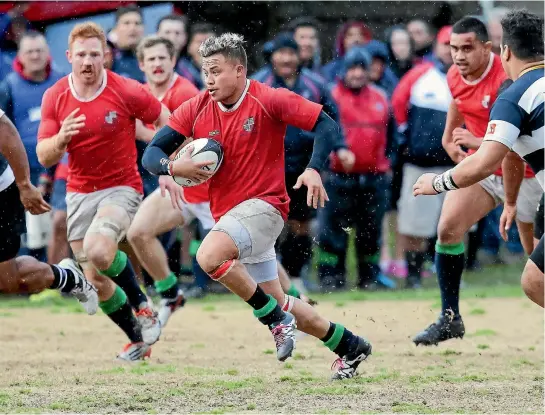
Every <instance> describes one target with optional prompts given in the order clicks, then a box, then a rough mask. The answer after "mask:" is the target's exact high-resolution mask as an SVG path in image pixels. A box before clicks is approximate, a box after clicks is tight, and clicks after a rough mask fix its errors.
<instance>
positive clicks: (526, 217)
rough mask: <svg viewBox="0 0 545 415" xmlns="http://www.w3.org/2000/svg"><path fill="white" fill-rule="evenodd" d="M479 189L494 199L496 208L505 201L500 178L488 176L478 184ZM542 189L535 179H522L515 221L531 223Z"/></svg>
mask: <svg viewBox="0 0 545 415" xmlns="http://www.w3.org/2000/svg"><path fill="white" fill-rule="evenodd" d="M479 184H480V185H481V187H482V188H483V189H484V190H485V191H486V192H487V193H488V194H489V195H490V196H492V198H494V202H495V203H496V206H497V205H499V204H501V203H503V202H504V200H505V190H504V188H503V178H502V177H500V176H495V175H492V176H488V177H487V178H486V179H483V180H481V181H480V182H479ZM542 194H543V189H542V188H541V185H540V184H539V182H538V180H537V179H536V178H535V177H532V178H529V179H527V178H524V179H523V180H522V184H521V185H520V190H519V196H518V199H517V220H519V221H521V222H523V223H533V222H534V219H535V215H536V210H537V208H538V206H539V201H540V199H541V195H542Z"/></svg>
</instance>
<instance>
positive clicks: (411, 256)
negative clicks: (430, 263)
mask: <svg viewBox="0 0 545 415" xmlns="http://www.w3.org/2000/svg"><path fill="white" fill-rule="evenodd" d="M405 258H406V259H407V271H408V274H409V277H412V278H417V279H418V280H420V276H421V274H422V266H423V265H424V258H425V253H424V252H406V253H405Z"/></svg>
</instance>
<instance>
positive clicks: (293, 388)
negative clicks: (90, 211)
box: [0, 265, 544, 414]
mask: <svg viewBox="0 0 545 415" xmlns="http://www.w3.org/2000/svg"><path fill="white" fill-rule="evenodd" d="M520 270H521V266H520V265H517V266H513V267H510V268H491V269H488V270H487V271H486V272H485V273H480V274H473V275H472V274H468V275H467V276H466V278H465V280H466V288H465V289H464V291H463V294H462V297H463V298H464V300H463V301H462V314H463V315H464V321H465V323H466V330H467V334H466V337H465V338H464V339H463V340H454V341H452V340H451V341H449V342H447V343H445V344H442V345H440V346H439V347H430V348H424V347H418V348H417V347H415V346H414V345H413V344H412V343H411V341H410V339H411V337H412V336H413V335H414V334H415V333H416V332H418V331H419V330H421V329H423V328H424V327H425V326H427V325H428V324H429V323H430V322H431V321H433V319H435V317H436V315H437V313H438V311H439V306H440V304H439V301H438V291H437V289H436V287H435V285H434V282H432V281H428V282H427V284H426V285H427V286H429V288H427V289H424V290H422V291H420V292H418V293H413V292H404V291H399V292H394V293H361V292H345V293H336V294H331V295H320V296H318V300H319V305H318V306H317V307H318V309H319V310H320V312H322V313H323V314H324V315H325V316H327V317H328V318H330V319H332V320H334V321H340V322H343V323H344V324H345V325H346V326H347V327H349V328H351V329H353V331H356V332H357V333H359V334H361V335H363V336H365V337H367V338H368V339H369V340H370V341H371V342H372V343H373V347H374V350H373V351H374V353H373V355H372V356H371V357H370V358H369V359H368V361H367V362H364V363H363V364H362V365H361V366H360V376H359V377H357V378H355V379H352V380H350V381H345V382H340V383H333V382H331V381H329V380H328V379H329V376H330V371H329V368H330V365H331V363H332V362H333V360H334V356H333V354H332V353H331V352H330V351H329V350H327V349H325V348H324V347H323V346H322V345H321V344H320V342H319V341H318V340H316V339H313V338H311V337H308V336H306V337H302V338H300V340H299V342H298V344H297V349H296V353H295V355H294V356H293V358H292V359H290V360H289V361H288V362H286V363H280V362H278V361H276V356H275V352H274V342H273V340H272V338H271V336H270V334H269V333H268V332H267V330H266V329H264V328H263V327H262V326H261V325H260V324H259V323H258V322H257V321H256V320H255V319H254V318H253V316H252V313H251V311H250V309H249V307H248V306H247V305H245V304H244V303H242V302H240V301H237V300H236V299H234V298H233V297H232V296H214V297H209V298H207V299H204V300H201V301H191V302H190V303H189V304H188V305H187V306H186V307H185V309H184V310H182V311H181V312H179V313H177V314H175V315H174V317H173V318H172V320H171V322H170V323H169V326H168V327H167V328H166V329H165V331H164V334H163V336H162V338H161V341H160V342H159V343H157V345H156V346H154V348H153V353H152V358H151V359H150V360H149V361H148V362H146V363H141V364H136V365H123V364H119V363H116V362H113V358H114V357H115V355H116V353H117V352H118V351H119V350H120V348H121V347H122V345H123V343H124V342H125V339H124V337H123V335H122V333H121V331H120V330H118V329H116V328H115V327H114V326H112V324H111V323H110V322H109V321H108V319H107V318H106V317H105V316H104V315H97V316H93V317H90V316H87V315H84V314H82V313H81V312H80V309H79V306H78V305H77V304H76V303H74V302H71V301H66V300H56V301H52V302H50V303H48V302H46V303H28V302H27V301H22V300H0V327H1V328H0V343H1V345H2V351H3V353H2V354H1V355H0V369H1V371H2V375H1V376H0V412H2V413H4V412H8V413H13V412H21V413H23V412H24V413H29V412H34V413H42V412H48V413H51V412H55V413H60V412H70V413H74V412H76V413H82V412H85V413H122V412H131V413H169V412H170V413H173V412H175V413H176V412H177V413H187V412H193V413H199V412H200V413H215V414H220V413H240V412H248V413H272V412H274V413H279V412H282V413H377V412H383V413H445V412H448V413H543V364H544V362H543V353H544V345H543V327H544V325H543V324H544V321H543V313H542V310H541V309H539V308H538V307H537V306H535V305H534V304H532V303H530V301H529V300H527V299H526V298H525V297H524V296H523V294H522V291H521V290H520V287H519V286H518V278H519V275H520Z"/></svg>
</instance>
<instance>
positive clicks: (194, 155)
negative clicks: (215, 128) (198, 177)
mask: <svg viewBox="0 0 545 415" xmlns="http://www.w3.org/2000/svg"><path fill="white" fill-rule="evenodd" d="M190 146H193V151H192V152H191V159H192V160H193V161H195V162H198V161H213V162H214V164H211V165H209V166H204V167H203V168H202V169H203V170H208V171H210V172H212V174H215V173H216V172H217V171H218V169H219V168H220V166H221V162H222V161H223V148H222V146H221V144H220V143H218V142H217V141H216V140H212V139H211V138H197V139H194V140H193V141H191V142H190V143H189V144H186V145H185V146H184V147H183V148H182V149H181V150H180V151H179V152H178V154H176V157H175V158H174V160H178V159H179V158H180V157H181V156H182V155H184V154H185V153H186V152H187V151H188V149H189V147H190ZM172 177H173V179H174V181H175V182H176V183H178V184H179V185H180V186H183V187H193V186H197V185H199V184H201V183H204V182H205V181H206V180H204V181H200V182H196V181H193V180H190V179H188V178H186V177H180V176H172Z"/></svg>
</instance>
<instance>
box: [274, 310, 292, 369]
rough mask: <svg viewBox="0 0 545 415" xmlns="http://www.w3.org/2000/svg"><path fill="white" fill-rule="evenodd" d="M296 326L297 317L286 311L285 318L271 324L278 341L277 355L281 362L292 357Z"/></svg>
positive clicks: (276, 341) (275, 338) (275, 339)
mask: <svg viewBox="0 0 545 415" xmlns="http://www.w3.org/2000/svg"><path fill="white" fill-rule="evenodd" d="M296 328H297V325H296V323H295V317H293V315H291V314H290V313H286V317H284V319H283V320H281V321H279V322H277V323H274V324H271V325H270V326H269V329H270V330H271V333H272V335H273V337H274V341H275V343H276V357H277V358H278V360H280V361H281V362H283V361H284V360H286V359H287V358H288V357H290V356H291V354H292V352H293V349H295V329H296Z"/></svg>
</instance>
